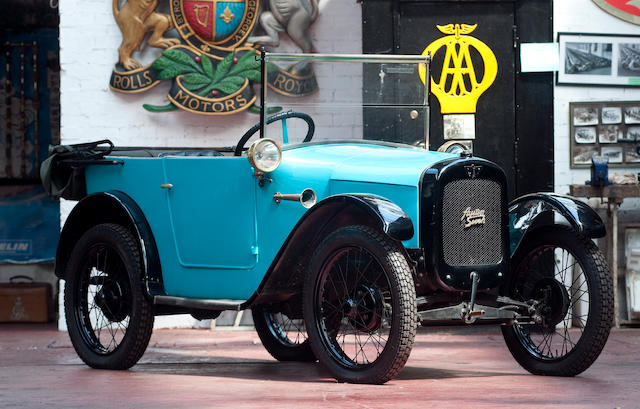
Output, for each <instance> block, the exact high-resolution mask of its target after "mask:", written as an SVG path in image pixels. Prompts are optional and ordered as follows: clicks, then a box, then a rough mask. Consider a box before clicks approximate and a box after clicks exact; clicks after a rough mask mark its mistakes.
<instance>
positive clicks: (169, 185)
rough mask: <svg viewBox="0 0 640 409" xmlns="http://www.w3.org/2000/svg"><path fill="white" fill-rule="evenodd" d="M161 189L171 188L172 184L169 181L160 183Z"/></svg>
mask: <svg viewBox="0 0 640 409" xmlns="http://www.w3.org/2000/svg"><path fill="white" fill-rule="evenodd" d="M160 188H161V189H172V188H173V185H172V184H171V183H163V184H161V185H160Z"/></svg>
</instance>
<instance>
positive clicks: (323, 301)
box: [303, 226, 417, 384]
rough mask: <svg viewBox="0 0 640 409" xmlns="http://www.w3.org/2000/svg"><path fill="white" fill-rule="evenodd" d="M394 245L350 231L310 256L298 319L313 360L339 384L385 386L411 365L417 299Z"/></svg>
mask: <svg viewBox="0 0 640 409" xmlns="http://www.w3.org/2000/svg"><path fill="white" fill-rule="evenodd" d="M400 246H401V244H399V243H397V242H395V241H393V240H391V239H389V238H388V237H387V236H385V235H384V234H382V233H380V232H378V231H376V230H374V229H371V228H369V227H364V226H349V227H344V228H341V229H339V230H337V231H335V232H333V233H331V234H330V235H329V236H327V237H326V238H325V239H324V240H323V241H322V243H321V244H320V245H319V246H318V248H317V249H316V251H315V253H314V254H313V257H312V259H311V269H310V271H309V274H307V276H306V278H305V285H304V298H303V307H304V320H305V324H306V327H307V331H308V333H309V342H310V343H311V349H312V350H313V352H314V354H315V356H316V357H317V358H318V360H319V361H320V362H321V363H322V364H323V365H324V366H325V367H326V368H327V369H328V370H329V372H330V373H331V374H332V375H333V376H334V377H335V378H336V379H338V380H339V381H346V382H355V383H374V384H379V383H384V382H386V381H388V380H390V379H392V378H394V377H395V376H396V375H397V374H398V373H399V372H400V371H401V370H402V368H403V367H404V364H405V363H406V362H407V359H408V358H409V354H410V353H411V348H412V346H413V340H414V338H415V334H416V324H417V311H416V293H415V288H414V283H413V278H412V276H411V270H410V268H409V265H408V264H407V260H406V259H405V257H404V255H403V253H402V251H401V247H400Z"/></svg>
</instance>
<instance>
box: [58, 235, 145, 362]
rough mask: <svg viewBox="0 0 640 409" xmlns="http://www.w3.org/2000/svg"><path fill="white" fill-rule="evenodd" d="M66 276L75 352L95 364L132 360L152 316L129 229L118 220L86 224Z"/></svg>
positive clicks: (140, 350)
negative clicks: (119, 223) (85, 229)
mask: <svg viewBox="0 0 640 409" xmlns="http://www.w3.org/2000/svg"><path fill="white" fill-rule="evenodd" d="M66 279H67V282H66V285H65V296H64V306H65V315H66V319H67V327H68V330H69V337H70V338H71V342H72V344H73V347H74V348H75V350H76V352H77V353H78V356H80V358H81V359H82V360H83V361H84V362H85V363H86V364H87V365H89V366H91V367H93V368H101V369H127V368H130V367H132V366H133V365H135V364H136V362H138V360H139V359H140V357H142V354H144V351H145V349H146V348H147V344H148V343H149V338H150V337H151V331H152V329H153V320H154V317H153V306H152V305H151V303H150V302H149V300H147V299H146V298H145V296H144V294H143V291H144V290H143V287H142V286H143V280H142V268H141V260H140V252H139V250H138V247H137V245H136V241H135V239H134V237H133V236H132V234H131V233H130V232H129V231H128V230H127V229H126V228H124V227H122V226H120V225H117V224H100V225H97V226H95V227H92V228H91V229H89V230H88V231H87V232H86V233H85V234H84V235H82V237H81V238H80V240H78V243H77V244H76V246H75V247H74V249H73V251H72V253H71V257H70V259H69V263H68V265H67V271H66Z"/></svg>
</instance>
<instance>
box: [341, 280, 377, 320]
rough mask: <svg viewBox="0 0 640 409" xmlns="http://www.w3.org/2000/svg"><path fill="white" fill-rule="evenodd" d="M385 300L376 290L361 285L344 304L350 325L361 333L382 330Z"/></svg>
mask: <svg viewBox="0 0 640 409" xmlns="http://www.w3.org/2000/svg"><path fill="white" fill-rule="evenodd" d="M383 309H384V299H383V298H382V294H381V293H380V291H379V290H378V289H376V288H372V287H369V286H366V285H362V284H361V285H359V286H358V287H357V289H356V291H355V293H354V294H353V297H349V298H348V299H346V300H345V302H344V304H343V312H344V315H345V317H347V318H348V319H349V323H350V324H351V325H352V326H354V327H355V328H356V329H358V330H359V331H364V332H370V331H375V330H377V329H378V328H380V325H381V323H382V313H383Z"/></svg>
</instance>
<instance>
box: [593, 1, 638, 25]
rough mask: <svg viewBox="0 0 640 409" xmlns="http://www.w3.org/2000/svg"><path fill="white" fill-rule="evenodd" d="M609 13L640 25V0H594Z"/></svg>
mask: <svg viewBox="0 0 640 409" xmlns="http://www.w3.org/2000/svg"><path fill="white" fill-rule="evenodd" d="M593 2H594V3H596V4H597V5H598V6H600V8H602V9H603V10H604V11H606V12H607V13H609V14H612V15H614V16H616V17H618V18H619V19H621V20H624V21H628V22H629V23H633V24H638V25H640V0H593Z"/></svg>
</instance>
